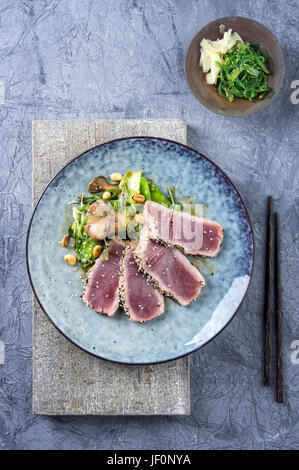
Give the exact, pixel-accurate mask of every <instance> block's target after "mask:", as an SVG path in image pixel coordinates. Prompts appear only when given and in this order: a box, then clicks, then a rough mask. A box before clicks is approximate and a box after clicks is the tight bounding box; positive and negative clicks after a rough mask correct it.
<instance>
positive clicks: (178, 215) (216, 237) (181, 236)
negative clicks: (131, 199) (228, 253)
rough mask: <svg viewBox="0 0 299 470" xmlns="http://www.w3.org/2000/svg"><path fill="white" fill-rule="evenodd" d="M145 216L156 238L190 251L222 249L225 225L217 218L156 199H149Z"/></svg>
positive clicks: (213, 252)
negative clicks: (197, 214) (216, 219)
mask: <svg viewBox="0 0 299 470" xmlns="http://www.w3.org/2000/svg"><path fill="white" fill-rule="evenodd" d="M143 216H144V218H145V220H146V222H147V225H148V229H149V236H150V238H151V239H153V240H159V241H162V242H163V243H165V244H167V245H171V246H176V247H178V248H180V249H181V250H182V251H183V252H184V253H186V254H189V255H201V256H209V257H214V256H216V255H217V253H218V252H219V250H220V246H221V243H222V239H223V229H222V227H221V225H219V224H218V223H217V222H213V221H212V220H209V219H206V218H204V217H197V216H194V215H191V214H189V213H188V212H179V211H174V210H172V209H168V208H167V207H165V206H162V205H161V204H157V203H156V202H153V201H146V203H145V205H144V211H143Z"/></svg>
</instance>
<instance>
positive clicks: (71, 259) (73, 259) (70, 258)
mask: <svg viewBox="0 0 299 470" xmlns="http://www.w3.org/2000/svg"><path fill="white" fill-rule="evenodd" d="M64 261H65V262H66V263H67V264H70V265H71V266H74V264H76V261H77V259H76V256H74V255H72V254H71V253H68V254H67V255H65V257H64Z"/></svg>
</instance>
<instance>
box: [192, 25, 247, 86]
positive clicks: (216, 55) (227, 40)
mask: <svg viewBox="0 0 299 470" xmlns="http://www.w3.org/2000/svg"><path fill="white" fill-rule="evenodd" d="M237 42H243V39H242V38H241V36H240V35H239V34H238V33H232V30H231V29H229V30H228V31H226V32H225V33H224V34H223V38H222V39H217V40H216V41H211V40H210V39H203V40H202V41H201V43H200V47H201V54H200V61H199V65H200V66H201V67H202V69H203V72H204V73H206V74H207V75H206V81H207V83H208V84H209V85H216V83H217V80H218V76H219V67H218V65H217V64H216V62H219V63H220V64H223V55H224V54H226V52H228V51H229V50H230V49H231V48H232V47H233V46H234V45H235V44H237Z"/></svg>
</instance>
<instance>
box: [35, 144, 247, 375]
mask: <svg viewBox="0 0 299 470" xmlns="http://www.w3.org/2000/svg"><path fill="white" fill-rule="evenodd" d="M134 139H142V140H146V139H154V140H159V141H164V142H169V143H171V144H176V145H179V146H180V147H184V148H186V149H187V150H190V151H191V152H194V153H195V154H196V158H198V157H201V158H204V159H205V160H206V161H208V162H209V163H210V164H211V165H212V166H214V167H215V168H216V170H218V171H220V173H221V174H222V175H223V177H224V179H225V180H227V181H228V183H229V184H231V186H232V187H233V189H234V190H235V191H236V193H237V195H238V197H239V198H240V200H241V202H242V204H243V206H244V209H245V216H246V218H247V220H248V222H249V226H250V230H251V235H252V248H253V249H252V267H251V272H250V276H249V282H248V285H247V288H246V290H245V292H244V295H243V297H242V299H241V301H240V303H239V305H238V307H237V308H236V310H235V311H234V313H233V315H232V316H231V318H230V319H229V320H228V322H227V323H226V324H225V325H224V326H223V327H222V328H221V329H220V330H219V331H218V332H217V333H216V334H215V335H214V336H212V338H210V339H209V340H208V341H206V342H204V343H203V344H201V345H200V346H197V347H196V348H194V349H192V350H191V351H189V352H187V353H184V354H179V355H178V356H175V357H171V358H168V359H162V360H159V361H149V362H127V361H120V360H119V361H117V360H115V359H109V358H107V357H103V356H101V355H99V354H97V353H95V352H92V351H89V350H88V349H86V348H84V347H83V346H80V345H79V344H77V343H76V342H75V341H74V340H73V339H72V338H70V337H69V335H67V334H66V333H65V332H63V331H62V330H61V329H60V328H59V327H58V326H57V325H56V324H55V323H54V321H53V320H52V319H51V317H50V315H49V314H48V313H47V311H46V310H45V308H44V307H43V305H42V302H41V301H40V299H39V297H38V295H37V292H36V290H35V287H34V283H33V280H32V277H31V272H30V267H29V237H30V232H31V227H32V222H33V219H34V216H35V213H36V211H37V208H38V206H39V204H40V202H41V200H42V198H43V196H44V194H45V192H46V191H47V189H48V187H49V186H50V185H51V184H52V182H53V181H54V180H55V179H56V177H57V176H58V175H59V174H60V173H62V172H63V171H64V170H65V168H66V167H68V166H69V165H70V164H71V163H73V162H74V161H75V160H77V159H79V158H81V157H83V156H84V155H85V154H87V153H89V152H90V151H92V150H95V149H97V148H99V147H103V146H104V145H108V144H111V143H114V142H119V141H123V140H134ZM26 267H27V273H28V277H29V282H30V285H31V288H32V291H33V294H34V297H35V299H36V300H37V302H38V304H39V306H40V308H41V309H42V311H43V312H44V313H45V315H46V316H47V318H48V319H49V320H50V322H51V323H52V324H53V325H54V326H55V328H56V329H57V330H58V331H59V333H61V334H62V335H63V336H64V337H65V338H66V339H67V340H68V341H70V342H71V343H73V344H74V345H75V346H76V347H77V348H79V349H81V350H82V351H85V352H86V353H87V354H91V355H92V356H94V357H97V358H98V359H102V360H104V361H108V362H112V363H114V364H124V365H129V366H146V365H153V364H163V363H167V362H171V361H175V360H177V359H181V358H183V357H186V356H189V355H190V354H193V353H194V352H195V351H198V350H199V349H201V348H203V347H204V346H206V345H207V344H209V343H210V342H211V341H212V340H213V339H215V338H216V337H217V336H218V335H220V333H222V332H223V330H224V329H225V328H226V327H227V326H228V325H229V324H230V322H231V321H232V320H233V319H234V318H235V316H236V315H237V313H238V311H239V310H240V308H241V306H242V304H243V302H244V299H245V297H246V295H247V293H248V290H249V286H250V284H251V281H252V277H253V272H254V267H255V236H254V230H253V225H252V222H251V219H250V216H249V212H248V209H247V206H246V204H245V202H244V200H243V198H242V196H241V194H240V192H239V190H238V188H237V187H236V186H235V184H234V183H233V182H232V181H231V179H230V178H229V176H228V175H227V174H226V173H225V172H224V171H223V170H222V169H221V168H220V167H219V166H218V164H217V163H215V162H214V161H213V160H211V159H210V158H208V157H206V156H205V155H204V154H202V153H201V152H199V151H198V150H195V149H193V148H192V147H190V146H189V145H186V144H182V143H180V142H177V141H175V140H171V139H164V138H163V137H154V136H138V135H136V136H131V137H121V138H119V139H112V140H109V141H107V142H103V143H102V144H99V145H95V146H94V147H91V148H89V149H88V150H86V151H85V152H82V153H80V154H79V155H77V156H76V157H74V158H72V159H71V160H70V161H69V162H68V163H67V164H66V165H64V166H63V167H62V168H61V169H60V170H59V171H58V172H57V173H56V174H55V175H54V176H53V178H51V180H50V181H49V183H48V184H47V185H46V186H45V188H44V189H43V191H42V193H41V195H40V196H39V198H38V201H37V203H36V204H35V206H34V208H33V211H32V214H31V217H30V221H29V224H28V228H27V234H26ZM33 314H34V312H33Z"/></svg>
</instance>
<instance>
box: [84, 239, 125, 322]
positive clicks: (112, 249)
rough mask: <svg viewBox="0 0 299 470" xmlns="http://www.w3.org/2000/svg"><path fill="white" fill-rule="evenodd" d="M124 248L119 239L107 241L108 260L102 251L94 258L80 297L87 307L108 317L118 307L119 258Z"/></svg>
mask: <svg viewBox="0 0 299 470" xmlns="http://www.w3.org/2000/svg"><path fill="white" fill-rule="evenodd" d="M124 249H125V245H124V243H122V242H120V241H119V240H116V239H114V240H111V241H110V242H109V244H108V253H109V257H108V260H107V261H105V259H104V255H103V253H102V254H101V256H100V257H99V258H98V259H97V260H96V262H95V264H94V266H93V268H92V269H91V271H90V273H89V275H88V282H87V285H86V288H85V290H84V293H83V297H82V300H83V301H84V302H85V303H86V304H87V305H88V306H89V307H91V308H92V309H93V310H95V311H96V312H99V313H104V314H106V315H107V316H108V317H112V315H114V313H115V312H116V310H117V309H118V307H119V274H120V260H121V257H122V255H123V252H124Z"/></svg>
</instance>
